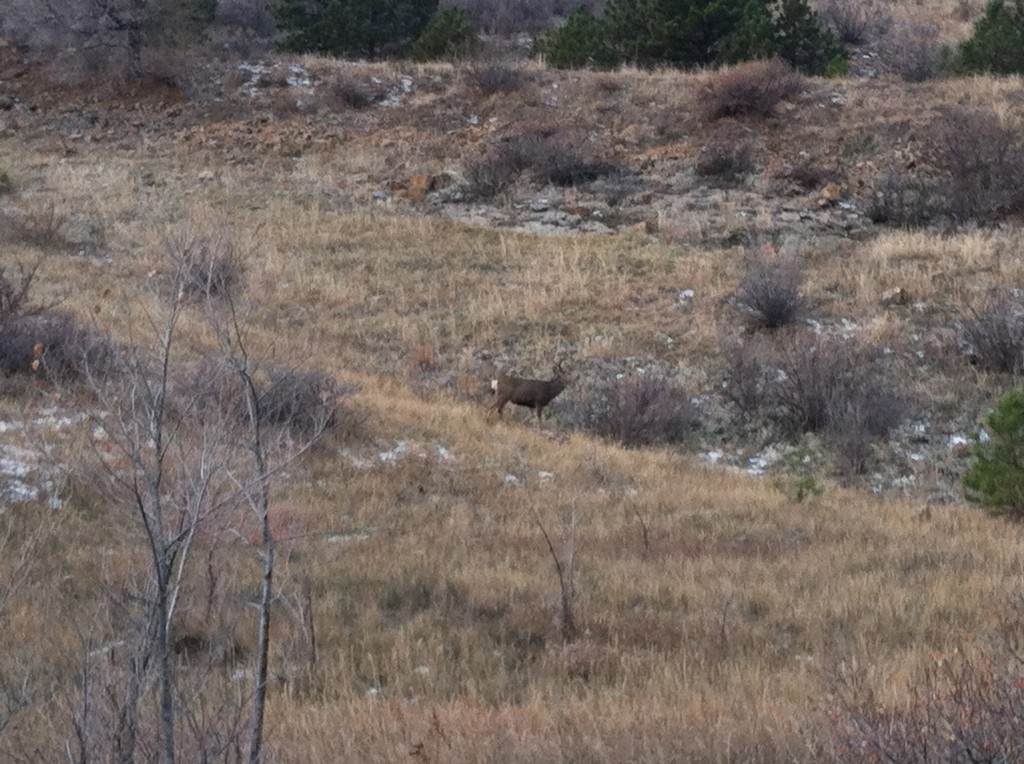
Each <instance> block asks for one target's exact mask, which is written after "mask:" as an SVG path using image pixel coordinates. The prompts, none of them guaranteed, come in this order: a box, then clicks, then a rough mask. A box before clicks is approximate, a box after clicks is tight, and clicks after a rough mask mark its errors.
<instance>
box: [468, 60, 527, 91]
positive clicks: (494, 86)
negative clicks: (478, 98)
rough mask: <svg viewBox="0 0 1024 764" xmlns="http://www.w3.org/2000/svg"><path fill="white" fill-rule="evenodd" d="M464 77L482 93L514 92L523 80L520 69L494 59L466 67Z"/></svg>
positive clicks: (521, 84)
mask: <svg viewBox="0 0 1024 764" xmlns="http://www.w3.org/2000/svg"><path fill="white" fill-rule="evenodd" d="M465 77H466V80H467V82H469V83H470V84H471V85H473V87H475V88H476V89H477V90H479V91H480V92H481V93H483V94H484V95H494V94H495V93H514V92H516V91H517V90H519V89H520V88H522V86H523V81H524V77H523V70H522V69H517V68H515V67H512V66H508V65H506V64H502V63H498V62H495V61H491V62H488V63H484V64H476V65H474V66H470V67H468V68H467V69H466V70H465Z"/></svg>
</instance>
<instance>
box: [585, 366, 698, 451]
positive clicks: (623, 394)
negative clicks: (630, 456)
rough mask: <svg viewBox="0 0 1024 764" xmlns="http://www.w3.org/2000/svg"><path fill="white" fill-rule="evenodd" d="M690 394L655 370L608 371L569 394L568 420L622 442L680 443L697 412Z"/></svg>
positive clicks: (629, 444)
mask: <svg viewBox="0 0 1024 764" xmlns="http://www.w3.org/2000/svg"><path fill="white" fill-rule="evenodd" d="M690 397H691V396H690V395H689V393H688V392H687V391H685V390H683V389H682V388H681V387H680V386H679V385H678V384H676V383H674V382H673V381H671V380H670V379H669V378H668V377H666V376H665V375H664V374H662V373H659V372H657V371H653V370H652V371H648V372H646V373H640V372H635V371H634V372H628V373H626V374H610V375H608V376H606V377H604V378H602V379H598V380H596V381H594V380H591V381H590V382H589V384H588V385H587V386H586V387H583V388H582V389H581V391H580V393H579V394H578V395H576V396H574V398H573V400H572V401H571V404H570V406H569V412H568V414H567V418H568V419H569V420H570V421H571V422H572V424H573V426H575V427H577V428H579V429H582V430H584V431H586V432H592V433H594V434H595V435H598V436H600V437H602V438H607V439H609V440H611V441H614V442H616V443H621V444H622V445H624V446H626V447H627V448H639V447H641V446H651V445H658V444H662V443H679V442H682V441H684V440H686V439H687V438H689V437H690V435H691V434H692V433H693V430H694V427H695V426H696V424H697V421H698V417H697V412H696V410H695V408H694V406H693V404H692V403H691V401H690Z"/></svg>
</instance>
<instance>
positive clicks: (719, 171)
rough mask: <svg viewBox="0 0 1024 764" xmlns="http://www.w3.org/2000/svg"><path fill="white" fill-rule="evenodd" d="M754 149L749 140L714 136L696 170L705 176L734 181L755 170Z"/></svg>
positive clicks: (697, 163)
mask: <svg viewBox="0 0 1024 764" xmlns="http://www.w3.org/2000/svg"><path fill="white" fill-rule="evenodd" d="M754 167H755V165H754V149H753V147H752V146H751V145H750V143H748V142H747V141H739V142H736V141H731V140H729V139H727V138H713V139H712V140H711V141H710V142H709V143H707V144H705V145H704V146H703V147H702V148H701V150H700V154H699V155H698V156H697V161H696V162H695V163H694V165H693V169H694V172H696V173H697V174H698V175H700V176H701V177H703V178H715V179H716V180H719V181H723V182H725V183H734V182H736V181H738V180H740V179H741V178H743V177H744V176H745V175H749V174H750V173H751V172H753V171H754Z"/></svg>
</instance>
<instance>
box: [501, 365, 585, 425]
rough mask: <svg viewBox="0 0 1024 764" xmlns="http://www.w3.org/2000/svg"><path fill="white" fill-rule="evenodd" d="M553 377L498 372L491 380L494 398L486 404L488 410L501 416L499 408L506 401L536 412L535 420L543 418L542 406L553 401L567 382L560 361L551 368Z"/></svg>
mask: <svg viewBox="0 0 1024 764" xmlns="http://www.w3.org/2000/svg"><path fill="white" fill-rule="evenodd" d="M552 373H553V377H552V379H549V380H543V379H524V378H523V377H512V376H508V375H505V374H499V375H498V376H497V378H496V379H492V380H491V390H492V391H493V392H494V400H493V401H492V402H491V405H490V406H488V410H489V412H491V411H496V412H498V418H499V419H500V418H501V410H502V409H503V408H505V404H506V403H514V404H516V405H517V406H525V407H526V408H531V409H533V410H534V411H536V412H537V421H538V422H542V421H543V420H544V407H545V406H547V405H548V404H549V403H551V401H553V400H554V399H555V398H556V397H558V394H559V393H561V392H562V391H563V390H564V389H565V388H566V387H567V386H568V384H569V377H568V374H567V373H566V371H565V370H564V369H563V368H562V364H561V363H556V364H555V366H554V368H553V370H552Z"/></svg>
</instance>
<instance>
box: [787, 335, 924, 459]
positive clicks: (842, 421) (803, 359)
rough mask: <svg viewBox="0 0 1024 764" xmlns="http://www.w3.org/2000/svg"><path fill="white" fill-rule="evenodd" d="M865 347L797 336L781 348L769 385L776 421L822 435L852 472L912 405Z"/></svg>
mask: <svg viewBox="0 0 1024 764" xmlns="http://www.w3.org/2000/svg"><path fill="white" fill-rule="evenodd" d="M878 358H879V356H878V351H877V350H876V349H875V348H873V347H870V346H867V345H860V344H857V343H853V342H843V341H841V340H837V339H830V338H827V337H804V336H799V335H798V336H796V337H794V338H791V339H789V340H788V341H787V342H786V343H785V344H784V345H783V351H782V356H781V358H780V360H779V362H778V368H779V371H780V373H779V374H777V375H776V376H775V377H774V379H773V382H772V385H771V391H772V392H771V396H772V399H773V403H774V405H775V406H776V407H777V411H778V417H779V423H780V424H781V426H782V428H783V429H784V430H786V431H789V432H792V433H799V432H825V434H826V437H827V438H828V439H829V440H831V442H832V444H833V445H834V446H835V447H836V448H837V451H838V452H839V454H840V455H841V456H842V457H843V458H844V460H845V461H846V466H847V467H848V468H849V469H850V471H852V472H854V473H857V472H860V471H861V470H862V469H863V466H864V460H865V459H866V457H867V454H868V451H869V450H870V445H871V443H873V442H874V441H876V440H877V439H878V438H880V437H881V436H883V435H885V434H886V433H887V432H889V431H890V430H891V429H892V428H894V427H896V426H898V425H899V423H900V421H901V420H902V419H903V418H904V417H905V416H906V415H907V413H908V412H909V410H910V402H909V401H908V400H907V399H906V397H905V396H904V395H902V394H901V393H899V392H898V391H897V390H896V389H894V388H893V387H892V386H891V385H890V384H889V383H888V381H887V379H886V375H885V374H884V373H883V369H882V367H881V365H880V364H879V361H878Z"/></svg>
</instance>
